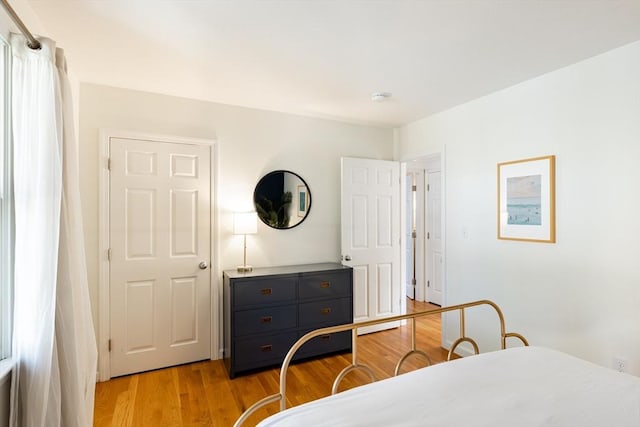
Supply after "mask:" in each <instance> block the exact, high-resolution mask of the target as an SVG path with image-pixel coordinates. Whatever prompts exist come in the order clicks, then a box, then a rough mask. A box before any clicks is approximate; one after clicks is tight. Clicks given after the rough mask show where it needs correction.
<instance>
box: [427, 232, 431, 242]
mask: <svg viewBox="0 0 640 427" xmlns="http://www.w3.org/2000/svg"><path fill="white" fill-rule="evenodd" d="M430 238H431V234H430V233H429V232H427V240H429V239H430Z"/></svg>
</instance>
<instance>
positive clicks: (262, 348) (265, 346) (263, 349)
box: [260, 344, 273, 353]
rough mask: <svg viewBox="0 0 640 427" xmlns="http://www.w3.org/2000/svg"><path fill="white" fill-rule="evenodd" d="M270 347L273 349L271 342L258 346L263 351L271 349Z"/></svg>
mask: <svg viewBox="0 0 640 427" xmlns="http://www.w3.org/2000/svg"><path fill="white" fill-rule="evenodd" d="M272 349H273V346H272V345H271V344H268V345H263V346H260V350H262V351H263V352H265V353H266V352H268V351H271V350H272Z"/></svg>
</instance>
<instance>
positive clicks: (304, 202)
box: [298, 185, 309, 217]
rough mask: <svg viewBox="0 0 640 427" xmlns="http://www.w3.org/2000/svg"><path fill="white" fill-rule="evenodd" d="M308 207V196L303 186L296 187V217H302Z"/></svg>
mask: <svg viewBox="0 0 640 427" xmlns="http://www.w3.org/2000/svg"><path fill="white" fill-rule="evenodd" d="M308 207H309V195H308V194H307V187H306V186H305V185H298V216H299V217H304V216H305V215H306V214H307V208H308Z"/></svg>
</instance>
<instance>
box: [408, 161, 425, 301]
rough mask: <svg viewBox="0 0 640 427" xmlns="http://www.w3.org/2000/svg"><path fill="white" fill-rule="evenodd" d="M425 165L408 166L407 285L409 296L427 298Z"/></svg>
mask: <svg viewBox="0 0 640 427" xmlns="http://www.w3.org/2000/svg"><path fill="white" fill-rule="evenodd" d="M424 181H425V168H424V166H422V165H420V164H418V163H412V164H410V165H408V168H407V172H406V183H405V189H406V205H405V214H406V218H405V227H404V228H405V230H404V241H405V263H404V266H405V274H404V277H405V285H406V293H407V296H408V297H409V298H411V299H415V300H416V301H424V300H425V253H424V247H425V237H426V235H427V233H426V232H425V224H424V223H425V216H426V214H425V201H424V199H425V192H426V188H425V182H424Z"/></svg>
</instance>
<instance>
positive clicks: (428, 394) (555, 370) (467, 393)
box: [236, 300, 640, 427]
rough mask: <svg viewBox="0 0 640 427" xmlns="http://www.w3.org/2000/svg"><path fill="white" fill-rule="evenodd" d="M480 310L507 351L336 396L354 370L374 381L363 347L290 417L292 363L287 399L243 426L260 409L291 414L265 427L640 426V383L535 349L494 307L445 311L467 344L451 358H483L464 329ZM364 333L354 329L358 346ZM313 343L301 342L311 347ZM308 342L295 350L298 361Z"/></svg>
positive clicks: (277, 397) (281, 396) (273, 419)
mask: <svg viewBox="0 0 640 427" xmlns="http://www.w3.org/2000/svg"><path fill="white" fill-rule="evenodd" d="M478 305H490V306H491V307H494V308H495V309H496V312H497V313H498V317H499V319H500V325H501V337H502V350H498V351H493V352H489V353H485V354H479V355H476V356H472V357H465V358H461V359H456V360H451V361H448V362H446V363H440V364H437V365H433V366H429V367H426V368H422V369H418V370H415V371H412V372H409V373H406V374H402V375H397V376H394V377H392V378H389V379H385V380H382V381H378V382H372V383H371V384H367V385H364V386H361V387H357V388H355V389H351V390H347V391H344V392H341V393H335V392H336V390H337V384H339V382H340V381H341V379H342V378H344V376H345V375H347V374H348V373H349V372H351V371H352V370H355V369H364V370H365V371H367V372H369V373H370V375H372V373H371V371H370V369H369V368H368V367H364V366H362V365H359V363H358V361H357V347H354V351H353V353H354V354H353V363H352V364H351V365H350V366H348V367H347V368H345V369H344V370H343V371H342V372H341V373H340V374H339V375H338V377H337V378H336V382H335V383H334V390H333V392H334V393H335V394H333V395H331V396H329V397H326V398H323V399H319V400H316V401H314V402H310V403H307V404H303V405H300V406H296V407H294V408H290V409H287V410H284V409H285V402H286V398H285V397H284V396H286V368H287V367H288V360H287V358H288V357H289V355H287V358H285V362H284V363H283V371H281V389H280V393H278V394H275V395H272V396H268V397H266V398H265V399H262V400H261V401H260V402H257V403H256V404H255V405H253V406H252V407H250V408H249V409H248V410H247V411H246V412H245V414H243V416H241V417H240V419H239V420H238V422H237V423H236V426H240V425H241V424H242V422H243V421H244V420H245V419H246V417H247V416H248V415H250V414H251V413H252V412H254V411H255V410H256V409H258V408H260V407H262V406H264V405H266V404H268V403H272V402H278V401H279V402H280V407H281V409H283V411H282V412H279V413H277V414H275V415H272V416H271V417H269V418H267V419H265V420H263V421H262V422H261V423H260V424H259V426H260V427H287V426H314V427H315V426H332V427H339V426H349V427H356V426H363V427H364V426H447V427H457V426H460V427H463V426H464V427H480V426H487V427H489V426H491V427H507V426H516V425H517V426H580V427H595V426H598V427H601V426H606V425H611V426H616V427H626V426H629V427H631V426H633V427H638V426H640V378H637V377H634V376H631V375H627V374H621V373H618V372H615V371H613V370H611V369H607V368H603V367H601V366H598V365H595V364H593V363H590V362H586V361H584V360H581V359H578V358H575V357H573V356H570V355H568V354H565V353H561V352H558V351H555V350H551V349H547V348H542V347H529V346H528V343H527V341H526V339H525V338H524V337H522V336H521V335H519V334H516V333H506V332H505V330H504V318H503V316H502V312H501V311H500V309H499V308H498V306H497V305H495V304H494V303H492V302H491V301H486V300H484V301H477V302H473V303H469V304H463V305H459V306H453V307H445V308H442V309H440V310H439V311H440V312H446V311H452V310H458V311H460V313H461V322H460V323H461V337H460V338H459V339H458V340H457V341H456V342H455V343H454V346H452V349H451V351H450V353H449V356H451V354H452V352H453V350H454V349H455V347H456V346H457V345H459V344H460V343H462V342H469V343H470V344H471V345H472V346H473V348H474V351H475V352H476V353H478V347H477V345H476V343H475V341H473V339H471V338H470V337H467V336H466V335H465V326H464V312H465V310H466V309H469V308H471V307H475V306H478ZM430 313H431V314H432V313H433V312H430ZM421 314H422V313H416V314H412V315H407V316H408V317H407V319H408V320H409V321H410V322H413V321H415V318H416V317H419V316H420V315H421ZM412 316H413V317H412ZM398 317H403V316H398ZM348 326H349V325H342V326H340V327H334V328H325V330H320V331H314V332H311V333H309V334H307V335H308V336H310V337H307V336H305V337H306V338H307V339H311V338H313V336H317V335H314V334H322V333H327V330H330V329H335V328H348ZM356 329H357V327H356V328H355V329H352V331H354V342H355V336H356V334H355V331H356ZM305 337H303V338H301V340H300V341H303V342H305V341H306V339H305ZM511 337H515V338H518V339H519V340H520V341H521V342H522V344H524V346H520V347H514V348H506V340H507V338H511ZM300 341H299V342H298V343H296V345H294V347H293V348H292V351H293V353H295V350H296V346H297V344H299V343H300ZM300 345H302V344H300ZM290 353H291V352H290ZM416 353H418V354H422V352H421V351H420V350H417V349H416V348H415V342H413V343H412V348H411V349H410V350H409V352H408V353H407V354H406V355H405V356H404V357H403V358H402V359H401V360H400V361H399V362H398V365H397V366H396V373H398V371H399V370H400V366H401V365H402V363H403V362H404V360H406V358H407V357H409V356H411V355H414V354H416ZM291 356H292V354H291ZM289 361H290V359H289ZM374 379H375V378H373V376H372V380H374ZM283 380H284V383H283ZM283 384H285V386H283Z"/></svg>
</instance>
